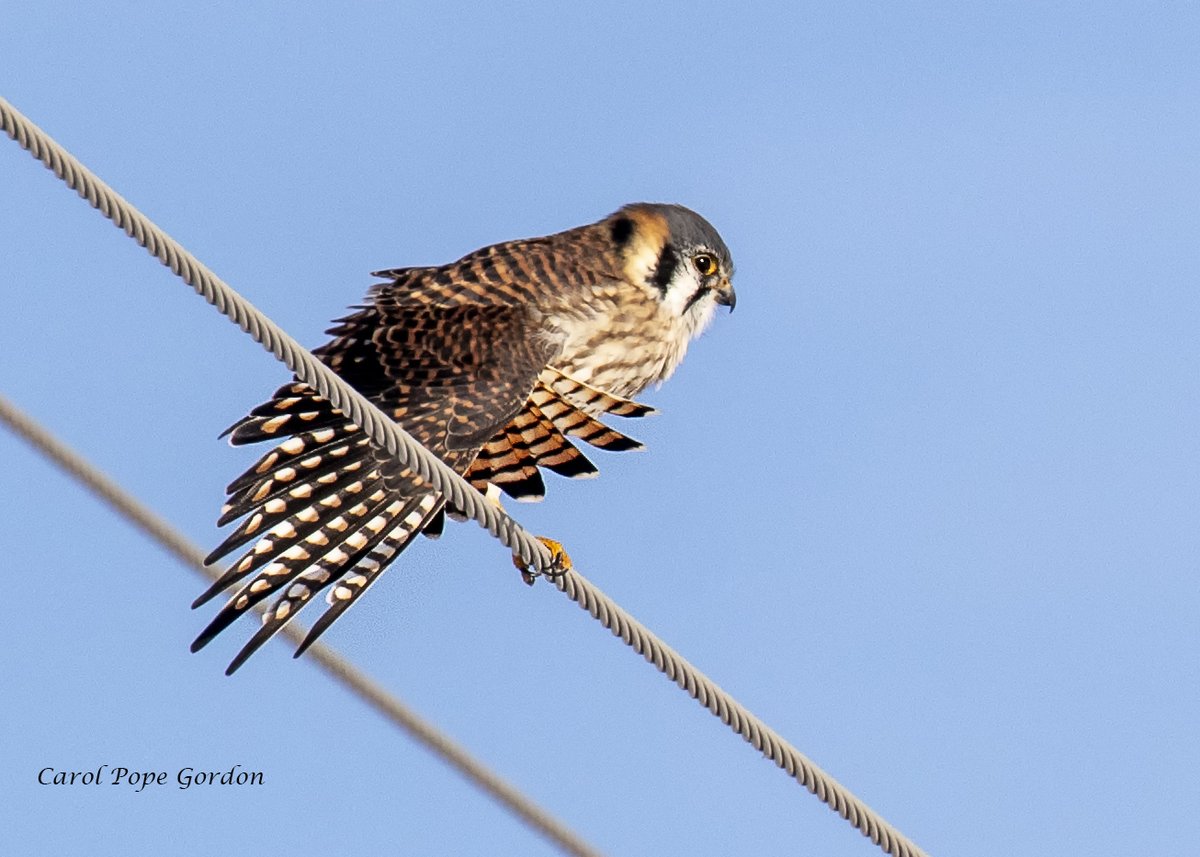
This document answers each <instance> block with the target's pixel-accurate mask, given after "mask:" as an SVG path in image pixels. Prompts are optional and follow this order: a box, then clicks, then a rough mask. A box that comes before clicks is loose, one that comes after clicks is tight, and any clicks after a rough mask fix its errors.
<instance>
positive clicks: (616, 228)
mask: <svg viewBox="0 0 1200 857" xmlns="http://www.w3.org/2000/svg"><path fill="white" fill-rule="evenodd" d="M631 235H633V221H632V220H630V219H629V218H628V217H618V218H617V219H616V220H614V221H613V222H612V240H613V243H614V244H616V245H617V249H620V248H622V247H624V246H625V244H626V242H627V241H629V237H630V236H631Z"/></svg>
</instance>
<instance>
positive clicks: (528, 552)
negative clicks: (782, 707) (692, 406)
mask: <svg viewBox="0 0 1200 857" xmlns="http://www.w3.org/2000/svg"><path fill="white" fill-rule="evenodd" d="M0 122H2V123H3V126H4V130H5V132H6V133H7V134H8V135H9V137H11V138H12V139H13V140H14V141H16V142H17V144H18V145H20V146H21V147H22V148H23V149H25V150H26V151H28V152H29V153H30V154H31V155H33V156H34V157H35V158H37V159H38V160H40V161H41V162H42V163H43V164H45V165H46V167H47V168H48V169H50V170H52V171H53V172H54V174H55V175H57V176H58V177H59V178H60V179H62V180H63V181H64V182H65V183H66V184H67V186H68V187H70V188H72V189H73V190H75V191H76V192H77V193H78V194H79V195H80V196H81V197H83V198H84V199H86V200H87V201H88V202H89V203H90V204H91V205H92V207H93V208H96V209H97V210H99V211H100V212H101V213H102V214H103V215H104V216H105V217H107V218H109V219H110V220H111V221H112V222H113V223H114V225H116V226H118V227H120V228H121V229H123V230H124V231H125V233H126V234H127V235H129V236H130V237H131V238H133V239H134V240H135V241H136V242H137V243H138V244H139V245H140V246H142V247H144V248H145V249H146V250H147V251H148V252H149V253H150V254H151V255H152V256H154V257H155V258H157V259H158V260H159V261H160V262H162V263H163V264H164V265H166V266H167V267H168V268H170V269H171V271H173V272H174V273H175V274H176V275H177V276H179V277H180V278H181V279H182V280H183V281H184V282H186V283H187V284H188V285H190V286H191V287H192V288H193V289H195V291H196V292H197V293H198V294H200V295H201V297H203V298H204V299H205V300H206V301H208V302H209V303H210V304H212V305H213V306H215V307H216V308H217V309H218V310H220V311H221V312H222V313H223V314H225V315H226V316H228V317H229V318H230V319H231V320H232V321H234V322H235V323H236V324H237V325H238V326H239V327H241V328H242V330H244V331H245V332H246V333H248V334H250V336H251V337H253V338H254V340H255V341H256V342H258V343H259V344H261V345H262V346H263V347H264V348H266V349H267V350H268V351H270V352H271V353H272V354H274V355H275V356H276V357H277V358H278V359H279V360H281V361H283V362H284V363H285V364H286V365H287V366H288V368H289V369H291V370H292V371H293V372H294V373H295V374H296V376H297V377H298V378H299V379H300V380H302V381H304V382H305V383H307V384H308V385H309V386H311V387H313V388H314V389H315V390H317V391H318V392H319V393H320V394H321V395H322V396H324V397H325V398H327V399H329V400H330V402H332V403H333V405H334V406H335V407H337V408H338V409H339V410H341V411H342V412H343V413H344V414H346V415H347V416H348V417H349V418H350V419H352V420H353V421H354V422H355V423H357V424H358V425H359V426H360V427H361V428H362V430H363V431H364V432H365V433H366V434H367V435H368V436H369V437H370V438H371V440H372V441H373V442H374V443H376V444H378V445H379V446H380V447H382V448H384V449H386V450H387V451H388V452H389V453H390V454H391V455H394V456H395V457H396V458H397V459H398V460H399V461H400V463H401V464H402V465H404V466H405V467H408V468H410V469H411V470H413V471H414V472H415V473H417V474H418V475H420V476H421V477H422V478H423V479H425V480H426V481H427V482H429V483H430V484H431V485H432V486H433V487H434V488H436V489H437V490H438V491H440V492H441V493H442V494H444V495H445V496H446V497H447V498H448V499H449V500H450V502H451V503H452V504H453V505H454V506H456V507H457V508H458V509H459V510H461V511H462V512H464V513H465V514H466V515H467V516H468V517H471V518H474V519H475V520H476V521H477V522H479V524H480V525H482V526H483V527H484V528H485V529H487V531H488V532H490V533H491V534H492V535H494V536H495V537H496V538H498V539H500V541H502V542H503V543H504V544H505V545H507V546H508V547H509V548H511V549H512V550H513V552H514V553H515V554H517V555H519V556H520V557H521V559H522V560H524V562H525V563H526V564H527V565H531V566H533V567H534V568H536V569H537V570H538V571H542V572H545V571H549V570H550V569H551V567H552V566H551V557H550V553H549V551H548V550H547V548H546V546H545V545H543V544H542V543H541V542H540V541H538V540H537V539H535V538H534V537H533V536H531V535H530V534H529V533H528V532H526V531H525V530H524V528H522V527H521V525H520V524H518V523H517V522H516V521H514V520H513V519H512V518H510V517H509V516H508V514H507V513H505V512H504V511H503V510H501V509H499V508H498V507H497V506H495V505H493V504H492V503H489V502H488V501H486V500H485V499H484V497H483V495H482V494H480V493H479V492H478V491H476V490H475V489H474V488H472V487H471V485H470V484H469V483H468V482H467V481H466V480H464V479H463V478H462V477H461V476H459V475H458V474H457V473H455V472H454V471H453V470H451V469H450V468H449V467H447V466H446V465H445V464H444V463H443V462H442V461H440V460H439V459H438V458H437V457H436V456H435V455H433V454H432V453H431V452H429V451H428V450H427V449H425V448H424V447H422V446H421V445H420V444H419V443H417V442H416V441H415V440H414V439H413V438H412V437H411V436H410V435H409V434H408V433H407V432H405V431H404V430H403V429H402V428H401V427H400V426H399V425H398V424H397V423H396V422H395V421H393V420H391V419H389V418H388V417H387V416H386V415H385V414H384V413H383V412H382V411H380V410H379V409H378V408H376V407H375V406H374V405H373V404H372V403H371V402H369V401H367V399H365V398H364V397H363V396H362V395H361V394H359V393H358V392H357V391H356V390H354V389H353V388H352V387H350V386H349V385H348V384H346V383H345V381H343V380H342V379H341V378H339V377H338V376H337V375H336V374H334V373H333V372H332V371H331V370H330V369H329V368H328V367H326V366H325V365H324V364H322V363H321V362H320V361H319V360H317V359H316V358H315V357H314V356H313V355H312V354H311V353H309V352H308V351H307V350H306V349H304V348H303V347H302V346H301V345H300V344H299V343H298V342H296V340H295V339H293V338H292V337H291V336H289V335H288V334H287V333H286V332H284V331H283V329H282V328H280V327H278V326H277V325H276V324H275V323H274V322H272V321H271V320H270V319H269V318H267V317H266V316H265V315H263V314H262V313H261V312H259V310H257V309H256V308H255V307H254V306H253V305H251V304H250V302H249V301H247V300H246V299H245V298H243V297H242V296H241V295H239V294H238V293H237V292H236V291H234V290H233V288H232V287H230V286H229V285H228V284H226V283H225V282H223V281H222V280H221V279H220V278H219V277H217V276H216V274H214V273H212V271H210V270H209V269H208V268H207V267H205V266H204V265H203V264H202V263H201V262H200V261H199V260H198V259H196V258H195V257H194V256H192V255H191V254H190V253H188V251H187V250H185V249H184V248H183V247H182V246H181V245H180V244H179V243H178V242H176V241H175V240H174V239H172V238H171V237H170V236H168V235H167V234H166V233H165V232H163V231H162V230H161V229H159V228H158V227H157V226H155V225H154V223H152V222H151V221H150V219H149V218H147V217H146V216H145V215H143V214H142V213H141V212H140V211H138V210H137V209H136V208H134V207H133V206H132V205H130V204H129V203H128V202H127V201H126V200H124V199H123V198H122V197H121V196H120V195H119V194H117V193H116V191H114V190H113V189H112V188H110V187H109V186H108V185H107V184H105V183H104V182H103V181H101V180H100V179H99V178H98V177H97V176H96V175H95V174H94V173H92V172H91V171H90V170H89V169H88V168H87V167H85V166H84V165H83V164H81V163H80V162H79V161H77V160H76V159H75V158H74V157H72V156H71V155H70V154H69V153H68V152H67V151H66V150H65V149H63V148H62V147H61V146H59V145H58V144H57V143H56V142H54V140H52V139H51V138H50V137H49V135H47V134H46V133H45V132H44V131H42V130H41V129H40V128H38V127H37V126H36V125H34V124H33V123H32V122H30V121H29V120H28V119H27V118H25V116H23V115H22V114H21V113H20V112H19V111H17V110H16V108H14V107H13V106H12V105H11V104H9V103H8V101H7V100H5V99H4V98H2V97H0ZM551 579H552V580H553V582H554V584H555V586H557V587H558V589H559V590H560V591H562V592H564V593H565V594H566V595H567V596H568V597H570V598H571V599H572V600H573V601H575V602H576V603H577V604H579V606H580V607H582V608H583V609H585V610H587V611H588V612H589V613H590V614H591V615H592V616H593V617H594V618H595V619H597V620H598V621H599V622H600V623H601V624H603V625H604V627H606V628H608V629H609V630H610V631H612V632H613V634H614V635H615V636H619V637H620V638H621V639H622V640H624V641H625V642H626V644H628V645H629V646H630V647H632V648H633V649H634V650H635V651H636V652H638V653H639V654H641V655H642V656H643V657H644V658H645V659H646V660H647V661H649V662H650V663H652V664H654V666H655V667H657V668H658V670H659V671H660V672H662V673H663V674H664V675H666V676H667V677H668V678H670V679H671V680H672V681H674V682H675V683H676V684H677V685H679V686H680V687H681V688H682V689H683V690H685V691H687V693H688V694H689V695H690V696H691V697H692V698H693V699H696V700H697V701H698V702H700V704H701V705H703V706H704V707H705V708H707V709H708V710H709V711H711V712H712V713H713V714H715V715H716V716H717V717H718V718H720V720H721V721H722V722H723V723H725V724H726V725H728V726H729V727H730V728H731V729H733V731H735V732H737V733H738V734H739V735H741V736H742V737H743V738H745V739H746V741H748V742H749V743H750V744H751V745H752V746H754V747H755V749H757V750H759V751H760V752H761V753H762V754H763V755H764V756H766V757H767V758H769V759H771V760H772V761H773V762H775V764H776V765H778V766H779V767H780V768H782V769H783V770H785V771H787V772H788V774H790V775H791V776H792V777H793V778H795V779H796V780H797V781H798V782H799V783H801V784H802V785H803V786H804V787H805V788H807V789H808V790H809V791H810V792H812V793H813V794H815V795H816V796H817V797H818V798H820V799H821V800H822V801H823V802H824V803H825V804H826V805H827V806H829V808H830V809H832V810H834V811H835V812H837V813H838V814H839V815H840V816H842V818H844V819H846V820H847V821H849V822H850V823H851V824H852V825H854V827H856V828H857V829H858V830H859V831H860V832H861V833H862V834H863V835H864V836H866V837H867V838H869V839H870V840H871V841H872V842H874V843H875V844H877V845H878V846H879V847H880V848H881V849H883V851H885V852H886V853H888V854H892V855H894V857H918V855H923V854H924V852H923V851H922V850H921V849H920V848H919V847H918V846H917V845H916V843H914V842H912V841H911V840H910V839H908V838H907V837H906V836H904V834H902V833H900V831H899V830H897V829H896V828H895V827H893V826H892V825H891V824H889V823H888V822H887V821H886V820H884V819H883V818H882V817H881V816H880V815H878V814H877V813H876V812H875V811H874V810H872V809H871V808H870V807H868V806H867V805H866V804H865V803H863V802H862V801H861V800H859V799H858V798H857V797H855V796H854V794H853V793H852V792H850V791H849V790H848V789H846V788H845V787H844V786H842V785H841V784H840V783H839V782H837V780H835V779H834V778H833V777H831V776H830V775H829V774H827V773H825V771H823V770H821V768H819V767H818V766H817V765H816V764H815V763H814V762H813V761H812V760H811V759H809V758H808V757H807V756H805V755H804V754H803V753H801V752H800V751H799V750H797V749H796V748H795V747H793V746H792V745H791V744H789V743H788V742H787V741H786V740H784V738H783V737H782V736H781V735H779V734H778V733H777V732H775V731H774V730H773V729H772V728H771V727H770V726H768V725H767V724H766V723H764V722H763V721H762V720H760V719H759V718H758V717H756V716H755V715H753V714H751V713H750V712H749V711H748V710H747V709H746V708H745V707H744V706H742V705H741V704H740V703H738V702H737V701H736V700H735V699H733V697H732V696H730V695H729V694H728V693H726V692H725V691H724V690H722V689H721V688H720V687H719V686H718V685H717V684H716V683H715V682H713V681H712V680H711V679H709V678H708V677H707V676H705V675H704V674H703V673H702V672H700V671H699V670H698V669H696V667H694V666H692V664H690V663H688V661H687V660H685V659H684V658H683V656H682V655H680V654H679V653H678V652H676V651H675V650H674V649H672V648H671V647H670V646H668V645H667V644H666V643H664V642H663V641H662V640H660V639H659V638H658V637H657V636H655V635H654V634H653V633H652V632H651V631H650V630H649V629H648V628H646V627H645V626H644V625H642V624H641V623H640V622H638V621H637V620H636V619H634V618H633V617H632V616H630V615H629V614H628V613H627V612H626V611H625V610H624V609H623V608H621V607H620V605H618V604H617V603H616V602H615V601H613V600H612V599H611V598H609V597H608V596H607V595H605V594H604V593H603V592H601V591H600V589H599V588H597V587H596V586H595V585H594V584H592V583H591V582H590V581H588V580H587V579H586V578H584V577H583V576H582V575H581V574H579V572H578V571H577V570H573V571H571V572H568V573H566V574H563V575H560V576H557V577H552V578H551Z"/></svg>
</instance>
